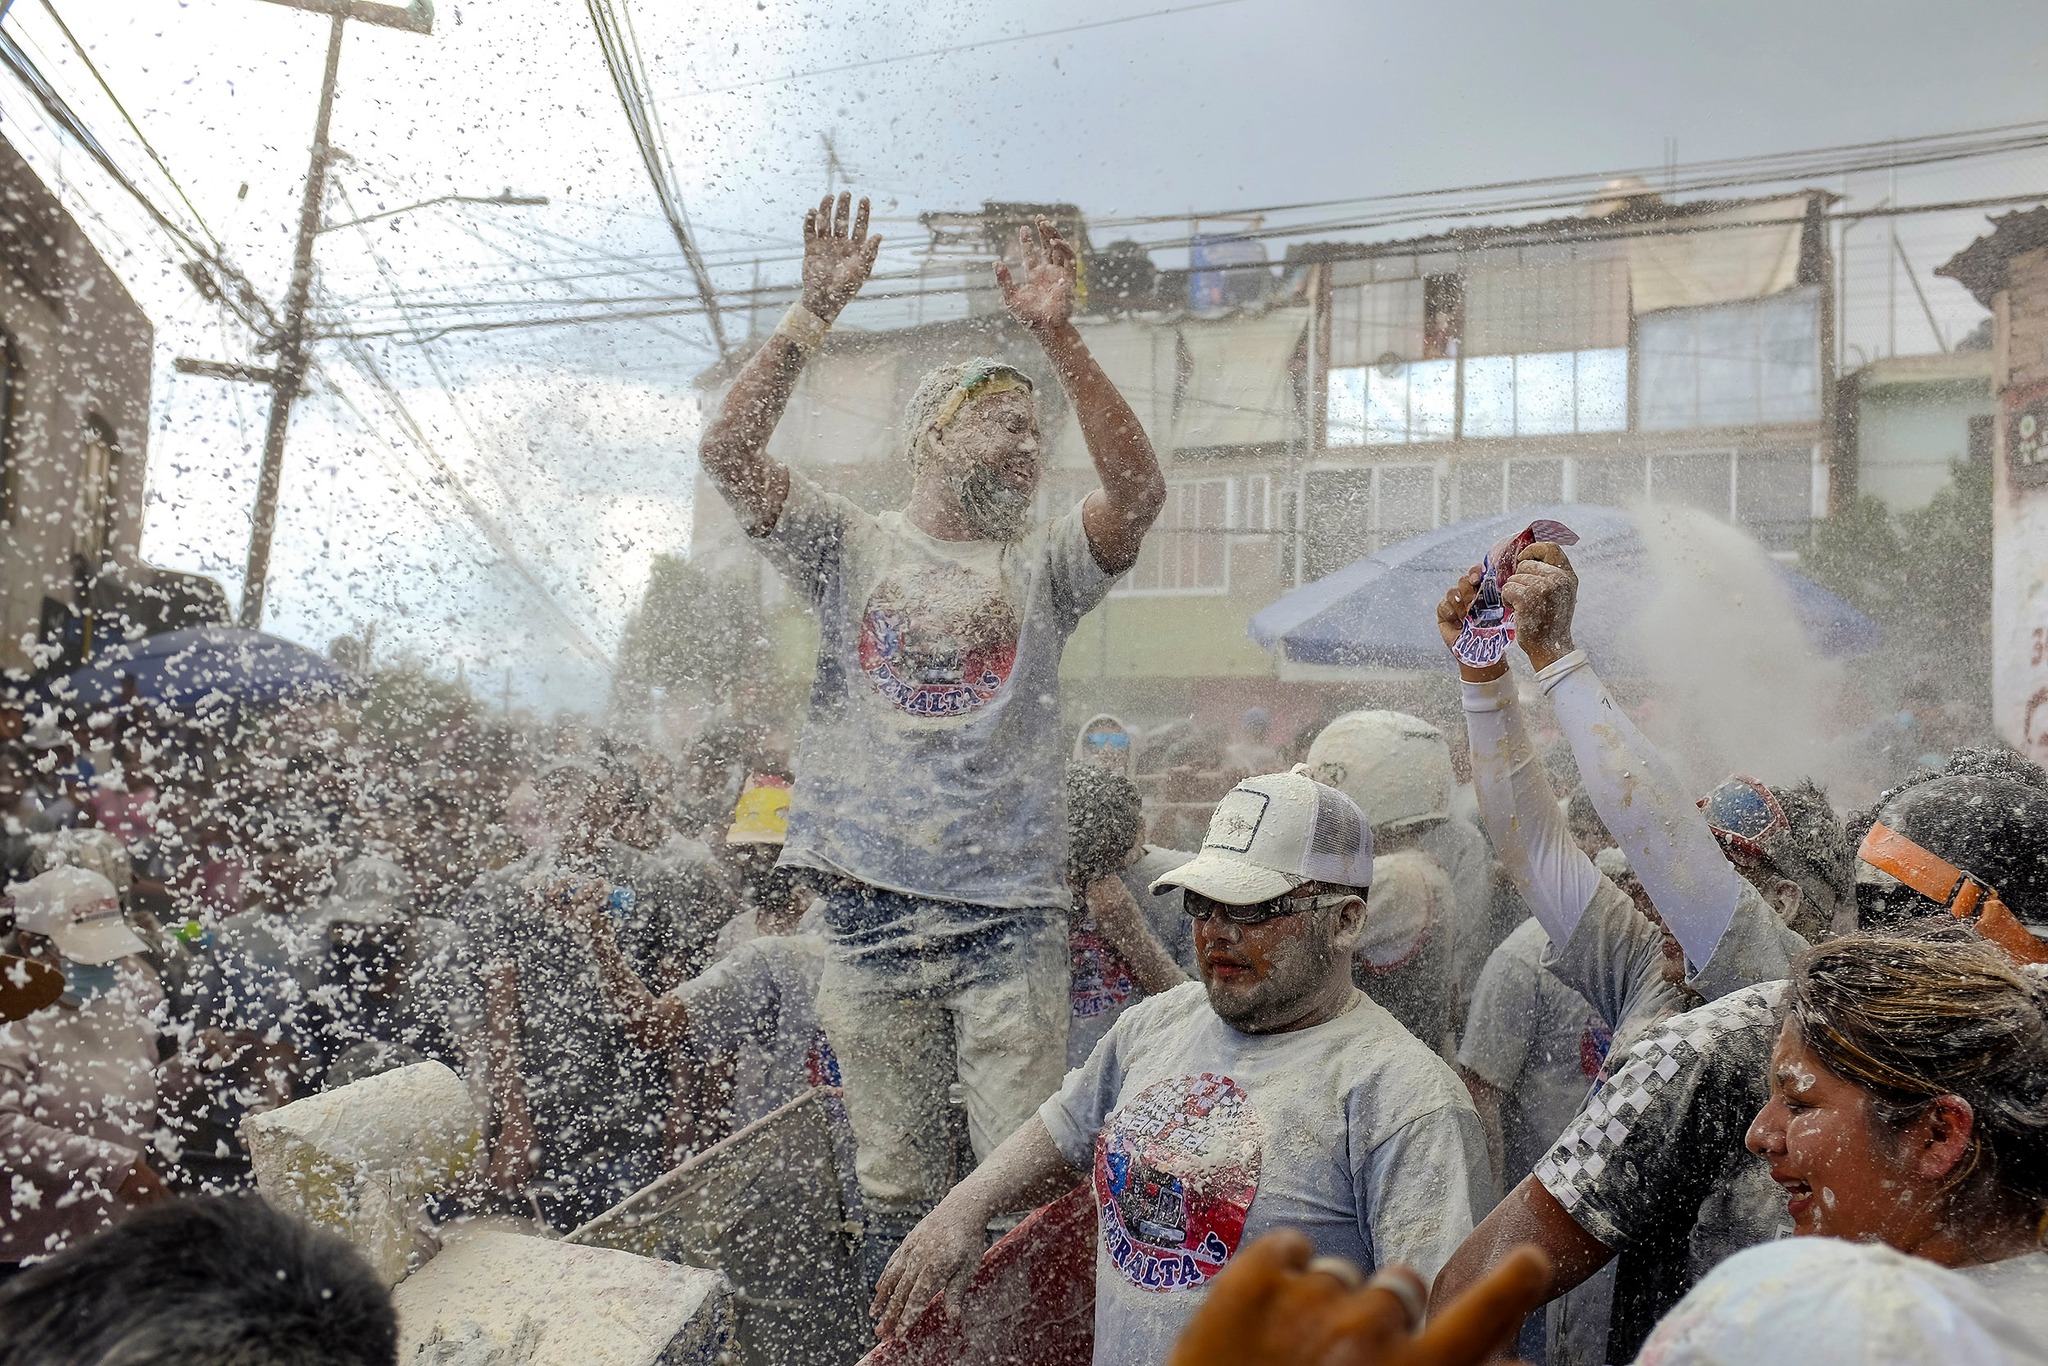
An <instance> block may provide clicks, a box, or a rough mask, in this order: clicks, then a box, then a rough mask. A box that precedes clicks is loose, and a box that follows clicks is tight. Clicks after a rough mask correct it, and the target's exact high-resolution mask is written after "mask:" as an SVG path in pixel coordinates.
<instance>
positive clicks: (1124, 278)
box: [692, 191, 1850, 727]
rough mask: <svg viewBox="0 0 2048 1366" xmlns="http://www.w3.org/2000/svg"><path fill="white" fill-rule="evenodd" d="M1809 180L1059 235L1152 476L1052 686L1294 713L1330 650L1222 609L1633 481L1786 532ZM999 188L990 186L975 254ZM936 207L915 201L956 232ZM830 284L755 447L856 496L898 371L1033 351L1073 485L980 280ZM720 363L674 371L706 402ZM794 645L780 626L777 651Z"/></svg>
mask: <svg viewBox="0 0 2048 1366" xmlns="http://www.w3.org/2000/svg"><path fill="white" fill-rule="evenodd" d="M1828 202H1829V196H1828V195H1827V194H1826V193H1824V192H1821V191H1807V192H1803V193H1798V194H1793V195H1788V196H1781V197H1777V198H1768V199H1752V200H1732V201H1731V200H1720V201H1713V202H1707V203H1688V204H1666V203H1664V202H1662V201H1660V200H1659V199H1657V198H1656V197H1655V196H1653V195H1649V194H1647V193H1641V192H1635V193H1629V192H1626V191H1624V192H1621V193H1620V194H1618V195H1617V197H1616V198H1615V199H1614V200H1612V201H1610V202H1607V203H1604V204H1598V205H1594V206H1592V207H1591V208H1590V209H1589V210H1588V211H1587V212H1586V213H1584V214H1581V215H1575V216H1572V217H1569V218H1563V219H1558V220H1554V221H1550V222H1544V223H1536V224H1528V225H1522V226H1516V227H1485V228H1473V229H1466V230H1459V231H1455V232H1451V233H1446V234H1441V235H1436V236H1431V237H1425V238H1417V239H1412V240H1406V241H1398V242H1374V243H1349V242H1344V243H1319V244H1311V245H1306V246H1297V247H1294V248H1291V249H1290V250H1289V252H1288V253H1287V257H1286V260H1285V261H1284V262H1282V263H1280V264H1279V265H1277V266H1274V265H1269V264H1262V263H1260V262H1259V261H1258V259H1257V257H1258V256H1259V255H1260V253H1258V252H1257V251H1256V244H1255V243H1252V244H1247V243H1244V242H1242V241H1240V242H1237V243H1228V242H1226V243H1220V244H1219V243H1215V242H1203V241H1201V240H1199V239H1198V241H1197V244H1196V246H1197V250H1196V252H1195V253H1194V259H1195V268H1194V270H1193V272H1192V273H1190V272H1189V271H1155V270H1154V269H1153V268H1152V266H1151V263H1150V262H1149V260H1147V259H1146V258H1145V256H1144V254H1143V252H1142V251H1139V250H1137V249H1136V248H1134V247H1132V246H1131V244H1128V243H1118V244H1113V245H1111V246H1110V247H1109V248H1107V249H1105V250H1103V251H1101V252H1095V251H1092V250H1089V251H1087V252H1086V253H1085V254H1084V281H1083V283H1084V290H1085V306H1084V310H1083V314H1082V316H1081V317H1080V318H1079V319H1078V320H1077V321H1078V322H1079V324H1080V325H1081V327H1082V329H1083V333H1084V335H1085V336H1086V338H1087V340H1088V343H1089V346H1090V349H1091V350H1092V351H1093V352H1094V354H1095V355H1096V357H1097V359H1098V360H1100V361H1101V363H1102V365H1103V368H1104V369H1105V370H1106V371H1107V372H1108V373H1109V375H1110V377H1111V378H1112V379H1113V380H1115V381H1116V383H1117V385H1118V386H1119V388H1121V389H1122V391H1123V393H1124V394H1125V396H1126V397H1127V398H1128V399H1129V400H1130V402H1131V404H1132V406H1133V408H1135V409H1136V410H1137V413H1138V416H1139V419H1140V421H1142V422H1143V423H1144V425H1145V428H1146V430H1147V432H1148V433H1150V435H1151V437H1152V439H1153V443H1154V445H1155V446H1156V447H1157V449H1158V451H1159V456H1160V460H1161V463H1162V465H1163V466H1164V467H1165V471H1166V476H1167V480H1168V489H1169V493H1168V499H1167V504H1166V507H1165V510H1164V512H1163V513H1162V515H1161V516H1160V519H1159V522H1158V524H1157V525H1156V527H1155V529H1154V530H1153V531H1152V533H1151V535H1150V536H1149V537H1148V538H1147V540H1146V543H1145V548H1144V552H1143V554H1142V555H1141V557H1140V559H1139V562H1138V564H1137V566H1136V568H1134V569H1133V570H1132V571H1131V572H1130V573H1129V574H1128V575H1126V576H1125V578H1124V579H1123V580H1122V581H1121V582H1120V583H1119V584H1118V585H1117V587H1116V589H1115V591H1114V592H1113V593H1112V594H1111V596H1110V599H1109V601H1108V602H1106V603H1105V604H1104V605H1103V606H1102V607H1101V608H1099V609H1098V610H1097V611H1096V612H1095V613H1093V614H1091V617H1090V618H1089V619H1088V620H1087V621H1084V622H1083V623H1082V625H1081V628H1080V630H1079V631H1078V632H1077V634H1076V636H1075V638H1074V641H1073V643H1072V644H1071V645H1070V646H1069V648H1068V651H1067V656H1066V666H1065V672H1066V677H1067V679H1068V682H1069V686H1070V692H1071V696H1070V699H1069V700H1070V702H1071V703H1072V704H1073V709H1074V710H1076V711H1077V712H1081V711H1088V710H1095V709H1106V710H1112V711H1118V710H1121V711H1126V712H1128V713H1130V714H1133V715H1137V716H1162V715H1176V714H1177V715H1188V714H1190V713H1193V714H1196V715H1199V716H1204V717H1207V718H1210V719H1214V720H1221V721H1227V720H1231V719H1234V718H1235V717H1236V716H1238V715H1239V714H1241V712H1242V711H1243V709H1244V707H1245V706H1246V705H1248V704H1250V703H1252V702H1258V703H1261V704H1263V705H1265V706H1267V707H1268V708H1269V709H1270V710H1273V711H1274V712H1275V713H1276V719H1277V720H1279V721H1280V722H1281V724H1282V726H1283V727H1285V726H1286V724H1287V723H1288V722H1289V721H1290V720H1293V719H1307V717H1308V716H1309V715H1310V714H1312V713H1314V712H1316V711H1318V710H1321V709H1323V708H1325V707H1327V706H1328V705H1330V704H1331V703H1332V701H1333V700H1334V699H1333V698H1332V697H1331V696H1330V693H1331V691H1332V690H1333V689H1338V688H1340V685H1342V684H1344V683H1350V684H1353V685H1355V684H1356V683H1357V682H1358V681H1359V680H1358V679H1356V678H1353V679H1349V680H1344V679H1337V678H1334V677H1332V676H1329V675H1327V674H1325V673H1324V672H1322V671H1317V670H1309V669H1301V668H1297V667H1295V666H1291V665H1288V664H1286V663H1284V662H1281V661H1277V660H1276V659H1275V658H1274V657H1273V656H1271V655H1269V654H1268V653H1267V652H1265V651H1264V650H1262V649H1260V648H1258V647H1257V646H1255V645H1254V644H1253V642H1252V641H1251V640H1250V638H1249V637H1248V636H1247V634H1246V629H1245V623H1246V619H1247V618H1248V617H1249V616H1250V615H1251V614H1252V613H1253V612H1255V611H1257V610H1259V609H1260V608H1262V607H1265V606H1267V605H1268V604H1270V603H1271V602H1272V601H1273V600H1274V599H1275V598H1277V597H1278V596H1279V595H1280V594H1282V593H1284V592H1286V591H1288V590H1290V589H1292V588H1294V587H1296V586H1298V585H1299V584H1301V583H1303V582H1306V581H1308V580H1311V579H1314V578H1317V577H1319V576H1321V575H1323V574H1327V573H1329V572H1331V571H1333V570H1335V569H1337V568H1340V567H1342V566H1343V565H1346V564H1349V563H1350V562H1352V561H1353V560H1356V559H1358V558H1359V557H1361V556H1363V555H1367V554H1370V553H1372V552H1373V551H1375V550H1377V549H1380V548H1381V547H1383V546H1386V545H1389V544H1392V543H1395V542H1398V541H1401V540H1403V539H1406V538H1407V537H1410V536H1413V535H1415V534H1417V533H1419V532H1423V531H1427V530H1429V529H1431V528H1433V527H1437V526H1441V525H1445V524H1447V523H1450V522H1455V521H1460V520H1463V519H1466V518H1471V517H1475V516H1480V515H1484V514H1492V513H1499V512H1502V511H1507V510H1512V509H1514V508H1517V507H1523V506H1533V505H1538V504H1545V503H1557V502H1572V501H1578V502H1593V503H1609V504H1620V503H1627V502H1631V501H1635V500H1638V499H1643V498H1650V499H1655V500H1658V501H1662V502H1673V503H1682V504H1686V505H1690V506H1693V507H1698V508H1703V509H1705V510H1707V511H1709V512H1711V513H1712V514H1714V515H1715V516H1717V517H1721V518H1723V519H1726V520H1728V521H1731V522H1734V523H1736V524H1738V525H1741V526H1743V527H1745V528H1746V529H1748V530H1749V531H1750V532H1752V533H1753V534H1754V535H1755V536H1756V537H1757V538H1758V540H1760V541H1761V542H1762V543H1763V544H1764V545H1765V546H1766V547H1768V548H1770V549H1772V550H1776V551H1791V550H1793V549H1794V548H1796V547H1797V546H1798V545H1799V543H1800V542H1801V539H1802V538H1803V536H1804V534H1805V531H1806V528H1807V526H1808V524H1809V523H1810V521H1811V520H1812V519H1813V518H1814V517H1816V516H1819V515H1823V514H1824V513H1825V512H1826V510H1827V508H1828V506H1829V499H1830V494H1831V491H1832V490H1835V489H1837V488H1847V487H1848V486H1849V483H1850V481H1849V480H1848V479H1846V478H1844V477H1842V474H1841V471H1839V470H1838V468H1837V463H1838V460H1839V459H1841V458H1842V457H1843V454H1844V453H1843V452H1841V451H1839V450H1838V449H1837V442H1836V441H1835V439H1834V436H1833V433H1834V431H1835V426H1836V424H1835V422H1834V414H1833V411H1832V405H1833V395H1834V393H1835V390H1836V385H1835V383H1834V375H1833V366H1832V363H1831V357H1832V353H1833V349H1834V348H1833V313H1834V309H1833V300H1832V280H1833V270H1832V268H1831V264H1830V257H1829V252H1828V242H1827V233H1826V231H1825V226H1824V220H1825V212H1826V207H1827V204H1828ZM1030 211H1032V206H1007V205H1006V206H990V210H989V212H988V214H987V216H986V217H987V221H988V231H987V234H986V239H985V248H984V250H985V254H984V256H983V264H982V265H981V266H980V267H979V268H980V269H981V270H983V271H985V270H986V268H987V267H986V264H985V262H986V260H987V259H988V256H989V255H992V254H993V253H994V252H995V251H997V250H1002V249H1004V247H1005V246H1006V244H1007V242H1008V239H1009V230H1010V228H1011V226H1012V225H1013V224H1014V223H1015V222H1016V221H1018V220H1019V218H1020V216H1021V215H1022V214H1024V213H1027V212H1030ZM1059 212H1060V214H1061V216H1062V218H1063V219H1066V220H1076V219H1078V215H1077V214H1075V213H1074V211H1073V210H1071V209H1066V208H1063V209H1061V210H1060V211H1059ZM960 221H961V220H960V217H959V216H957V215H956V216H949V217H948V218H947V219H946V220H945V223H946V226H947V227H948V229H950V230H951V231H953V233H954V237H953V238H952V239H951V240H952V241H953V242H954V243H956V244H957V242H958V241H959V240H960V238H959V223H960ZM1247 247H1250V248H1252V249H1251V250H1247ZM1248 257H1250V258H1252V259H1249V260H1248V259H1247V258H1248ZM859 307H860V306H859V305H856V309H855V310H849V314H848V316H847V318H846V319H845V320H844V321H843V322H842V325H841V326H840V327H839V328H837V329H835V331H834V332H833V334H832V336H831V337H830V338H829V339H828V341H827V342H826V344H825V346H824V347H823V348H822V349H821V351H820V352H819V354H818V355H817V356H816V357H815V358H814V359H813V360H812V362H811V364H810V366H809V367H808V368H807V369H806V371H805V374H804V376H803V379H802V380H801V382H800V383H799V385H798V387H797V390H796V393H795V396H794V398H793V399H792V401H791V404H790V408H789V413H788V416H787V417H786V418H785V419H784V421H783V423H782V426H781V427H780V428H779V429H778V431H777V432H776V435H775V438H774V440H773V441H772V442H771V446H770V449H771V450H772V451H773V452H774V453H775V454H777V455H778V456H780V457H781V458H783V459H785V460H787V461H789V462H790V463H792V464H793V465H796V466H798V467H801V468H803V469H804V470H806V471H807V472H808V473H810V474H811V475H812V477H814V478H817V479H819V480H820V481H821V482H823V483H825V484H826V485H828V486H829V487H833V488H836V489H839V490H841V491H844V492H847V493H848V494H850V495H851V496H852V497H854V498H855V499H856V501H859V502H862V503H863V504H864V505H867V506H870V507H881V506H887V505H891V504H893V503H897V502H900V501H901V499H902V498H903V497H904V495H905V493H906V490H907V487H908V479H909V470H908V464H907V461H906V459H905V458H904V456H903V454H902V452H901V450H900V443H901V439H902V438H901V433H900V432H899V430H898V429H897V426H896V423H897V419H898V416H899V414H900V413H901V412H902V409H903V405H904V403H905V401H906V400H907V398H908V396H909V393H910V390H911V389H912V388H913V387H914V386H915V384H916V382H917V379H918V377H919V375H920V374H922V373H923V371H924V370H925V369H926V368H927V367H928V366H929V365H932V364H935V363H937V362H938V361H940V360H944V359H961V358H964V357H965V356H968V355H971V354H977V353H981V354H992V355H996V356H999V357H1001V358H1003V359H1006V360H1008V361H1010V362H1012V363H1013V364H1017V365H1019V366H1021V367H1023V368H1024V369H1026V370H1027V371H1029V372H1030V373H1033V374H1034V375H1038V376H1040V377H1041V380H1042V383H1041V387H1040V392H1041V394H1042V395H1043V404H1044V407H1043V410H1044V413H1045V415H1046V430H1047V432H1048V434H1049V436H1050V440H1051V450H1050V455H1049V460H1048V471H1047V475H1046V478H1045V481H1044V492H1043V495H1042V497H1043V503H1044V506H1045V508H1047V509H1052V508H1057V507H1063V506H1066V505H1068V504H1069V503H1070V502H1071V501H1072V500H1073V499H1075V498H1077V497H1078V496H1080V494H1081V493H1082V492H1083V491H1084V490H1085V489H1086V488H1088V487H1089V486H1091V484H1092V482H1093V475H1092V472H1091V471H1090V468H1089V464H1088V457H1087V452H1086V451H1085V449H1084V448H1083V447H1082V444H1081V441H1080V434H1079V430H1078V427H1077V425H1076V423H1075V422H1074V419H1073V417H1072V415H1071V413H1069V412H1068V411H1067V410H1066V407H1065V404H1064V400H1063V399H1062V398H1060V397H1058V387H1057V385H1056V384H1054V383H1052V382H1051V376H1050V374H1049V373H1048V372H1047V367H1046V366H1045V364H1044V361H1043V358H1042V357H1041V356H1039V355H1038V354H1037V352H1036V348H1035V347H1034V346H1033V345H1032V343H1031V341H1030V339H1029V338H1028V337H1027V336H1026V335H1025V334H1024V333H1023V332H1022V330H1021V329H1018V328H1016V327H1015V326H1014V325H1013V324H1011V323H1010V322H1009V321H1008V319H1007V318H1005V317H1004V316H1003V315H1002V313H1001V309H1000V302H999V300H998V299H997V298H996V297H995V295H994V293H993V291H992V290H989V289H987V288H986V287H985V286H983V285H982V284H981V282H980V281H979V280H976V281H975V285H974V287H970V288H963V289H962V290H961V291H960V293H959V296H958V298H957V300H955V301H953V302H952V304H951V306H949V307H946V308H935V307H933V305H932V304H931V302H930V299H929V294H928V291H927V292H921V293H920V295H919V297H918V300H917V307H918V308H920V309H926V310H928V311H927V312H926V313H925V315H924V317H925V320H923V321H918V320H916V319H915V318H906V317H904V316H903V309H904V305H903V304H902V303H901V302H900V301H898V302H891V303H888V304H886V305H877V306H876V311H874V312H871V313H869V314H866V315H863V314H861V313H860V312H858V311H857V310H858V309H859ZM884 307H886V308H888V309H890V310H891V312H889V313H888V314H886V315H885V314H883V313H881V312H880V309H881V308H884ZM933 314H938V315H939V316H936V317H934V316H933ZM885 318H886V321H884V319H885ZM864 320H869V321H870V322H871V325H872V324H873V323H881V325H880V326H876V327H875V330H866V331H864V330H860V326H859V325H860V324H861V323H862V322H863V321H864ZM730 373H731V370H730V368H728V367H721V368H719V369H716V370H714V371H711V372H709V373H707V374H706V375H705V376H703V377H702V381H701V385H702V387H703V388H704V390H705V391H706V393H705V398H706V404H707V411H709V410H710V409H711V408H712V407H715V405H716V403H717V401H718V400H719V398H720V397H721V396H722V393H723V390H724V387H725V385H726V384H727V383H728V382H729V376H730ZM696 509H697V510H696V514H695V517H696V521H695V530H694V537H693V541H692V554H693V556H696V557H699V558H700V560H701V561H702V562H704V563H706V564H707V565H710V566H712V567H714V568H717V567H722V566H731V567H734V568H735V569H737V570H739V571H740V572H747V573H754V574H759V575H761V581H762V584H763V588H762V591H763V594H764V601H765V602H766V604H767V605H768V606H770V607H771V608H772V607H776V606H779V605H781V604H782V599H781V598H780V587H779V585H777V584H776V583H775V582H774V580H773V577H772V575H767V574H766V573H765V572H764V571H762V570H761V569H760V567H759V564H758V557H755V556H752V555H751V553H750V552H748V551H747V550H746V549H745V548H744V546H743V543H742V541H743V538H741V537H740V535H739V532H738V528H737V526H736V525H735V524H734V523H733V520H732V518H731V516H730V515H729V514H728V513H727V512H726V511H725V509H724V507H723V505H722V504H721V503H720V502H719V500H718V498H717V496H716V495H715V493H713V492H711V491H710V490H709V489H708V488H707V487H702V486H701V484H700V488H699V490H698V497H697V500H696ZM796 619H797V618H796V617H795V615H794V614H792V615H791V620H792V622H794V621H795V620H796ZM808 651H809V643H808V637H807V635H806V634H805V633H804V632H803V631H802V630H801V629H800V628H798V627H796V626H794V625H792V627H791V634H790V635H789V637H788V651H787V658H786V664H787V665H788V667H789V669H790V670H791V671H793V672H794V673H796V674H801V673H803V672H806V671H807V664H808ZM1383 681H1385V682H1390V683H1391V682H1392V680H1383Z"/></svg>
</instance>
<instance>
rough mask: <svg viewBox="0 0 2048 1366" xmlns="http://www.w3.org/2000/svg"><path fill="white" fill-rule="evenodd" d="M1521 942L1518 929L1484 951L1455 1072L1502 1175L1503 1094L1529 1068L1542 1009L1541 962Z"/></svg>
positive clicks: (1511, 1089)
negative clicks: (1467, 1092) (1489, 952)
mask: <svg viewBox="0 0 2048 1366" xmlns="http://www.w3.org/2000/svg"><path fill="white" fill-rule="evenodd" d="M1523 945H1524V940H1523V938H1522V937H1521V935H1520V934H1519V932H1518V933H1517V934H1514V935H1510V936H1509V937H1508V938H1507V939H1505V940H1503V941H1501V944H1500V947H1499V948H1496V949H1495V950H1494V951H1493V952H1492V953H1491V954H1488V955H1487V959H1486V966H1485V967H1484V968H1482V969H1480V972H1479V980H1478V981H1477V982H1475V983H1473V985H1472V1004H1471V1006H1470V1007H1468V1008H1467V1010H1466V1012H1465V1030H1464V1036H1463V1038H1462V1039H1460V1040H1459V1043H1458V1058H1457V1067H1458V1076H1459V1077H1460V1078H1462V1079H1463V1080H1464V1083H1465V1089H1466V1090H1467V1091H1470V1092H1471V1093H1472V1108H1473V1109H1475V1110H1477V1111H1478V1112H1479V1122H1480V1123H1481V1124H1482V1125H1484V1126H1485V1128H1486V1146H1487V1153H1488V1155H1489V1156H1491V1157H1492V1158H1493V1170H1494V1171H1495V1173H1497V1174H1498V1175H1499V1177H1500V1179H1501V1180H1503V1181H1505V1180H1506V1179H1507V1178H1508V1176H1509V1175H1510V1173H1509V1171H1508V1169H1507V1160H1506V1154H1507V1138H1506V1133H1505V1126H1504V1123H1503V1120H1502V1118H1501V1111H1502V1108H1503V1106H1504V1105H1505V1103H1506V1102H1505V1097H1506V1096H1508V1095H1511V1094H1512V1093H1513V1092H1514V1090H1515V1087H1516V1086H1517V1085H1518V1084H1519V1083H1520V1081H1521V1079H1522V1075H1523V1073H1524V1072H1525V1071H1526V1070H1527V1068H1528V1062H1529V1046H1530V1043H1531V1038H1530V1036H1531V1035H1532V1034H1534V1033H1535V1032H1536V1030H1537V1028H1538V1022H1539V1020H1540V1018H1541V1015H1542V999H1541V992H1540V991H1539V990H1538V989H1537V974H1539V973H1541V972H1542V971H1543V965H1542V964H1541V963H1540V962H1537V961H1535V960H1534V959H1532V958H1531V957H1530V956H1529V955H1528V954H1527V953H1526V952H1524V951H1523Z"/></svg>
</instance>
